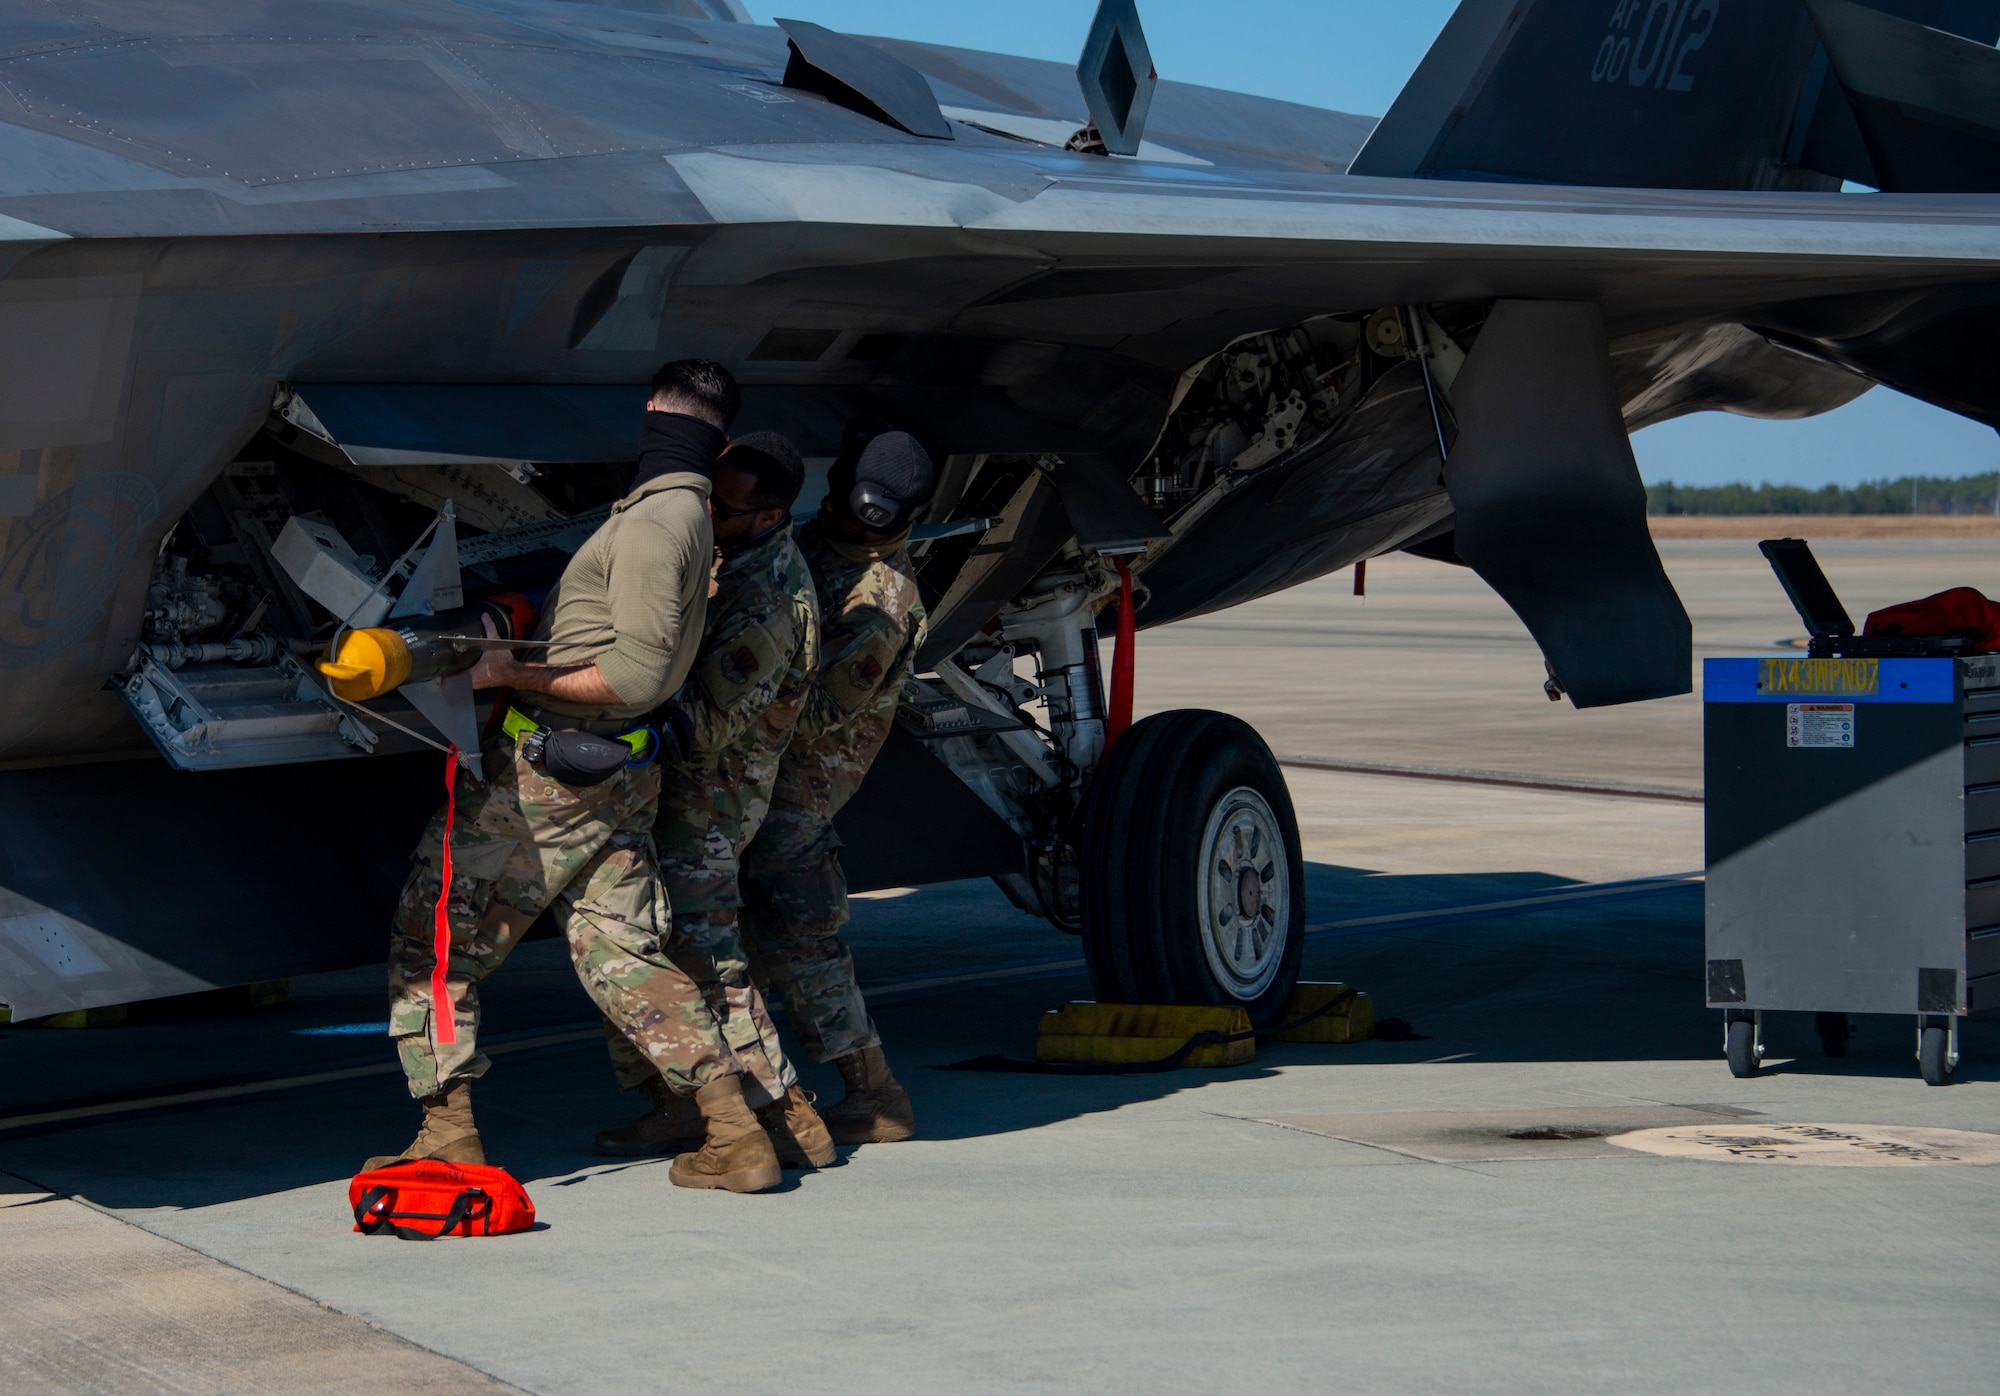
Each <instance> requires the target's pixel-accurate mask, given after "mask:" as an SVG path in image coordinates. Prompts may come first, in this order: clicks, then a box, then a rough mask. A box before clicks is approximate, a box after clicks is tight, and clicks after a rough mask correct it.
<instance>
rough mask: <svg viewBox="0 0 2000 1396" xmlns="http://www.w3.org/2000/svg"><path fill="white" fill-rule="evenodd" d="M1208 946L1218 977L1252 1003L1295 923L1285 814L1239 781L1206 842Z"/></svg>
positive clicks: (1204, 926)
mask: <svg viewBox="0 0 2000 1396" xmlns="http://www.w3.org/2000/svg"><path fill="white" fill-rule="evenodd" d="M1201 866H1202V870H1203V875H1202V878H1201V906H1200V914H1201V940H1202V952H1203V954H1204V955H1205V956H1206V958H1207V960H1208V967H1209V969H1210V971H1211V972H1212V973H1213V975H1214V976H1215V980H1216V982H1217V983H1218V984H1219V985H1221V986H1222V987H1223V989H1224V990H1226V991H1227V992H1228V993H1229V994H1230V995H1231V996H1232V997H1234V998H1236V999H1238V1000H1240V1001H1242V1002H1245V1003H1248V1002H1250V1001H1252V1000H1254V999H1256V998H1258V997H1259V996H1260V995H1262V994H1263V993H1264V991H1265V990H1267V989H1269V988H1270V987H1271V984H1272V981H1274V980H1275V979H1276V978H1277V977H1278V971H1279V969H1280V968H1281V967H1282V966H1283V964H1284V959H1285V948H1286V947H1285V941H1286V937H1287V936H1288V934H1289V933H1290V930H1291V915H1290V913H1291V906H1290V900H1291V869H1290V866H1289V863H1288V861H1287V856H1286V852H1285V839H1284V834H1283V832H1282V826H1281V825H1280V824H1279V823H1278V818H1277V815H1276V814H1274V813H1273V812H1272V810H1271V806H1270V804H1269V803H1268V802H1267V801H1266V800H1265V799H1264V797H1263V796H1262V795H1260V794H1258V793H1257V792H1256V791H1255V790H1253V789H1251V788H1250V787H1248V786H1239V787H1238V788H1236V789H1235V790H1232V791H1230V792H1229V793H1228V794H1227V795H1225V796H1223V797H1222V799H1220V800H1219V801H1217V802H1216V805H1215V808H1214V811H1213V812H1212V813H1211V814H1210V815H1209V819H1208V826H1207V828H1206V829H1204V830H1203V831H1202V841H1201Z"/></svg>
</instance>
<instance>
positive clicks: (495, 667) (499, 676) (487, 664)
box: [472, 615, 522, 692]
mask: <svg viewBox="0 0 2000 1396" xmlns="http://www.w3.org/2000/svg"><path fill="white" fill-rule="evenodd" d="M479 624H480V627H481V628H482V629H483V630H485V632H486V638H487V639H489V640H497V639H499V638H500V632H499V631H497V630H495V629H494V628H493V617H491V616H489V615H481V616H480V617H479ZM521 667H522V666H521V662H520V661H519V660H518V659H516V658H514V651H512V650H510V649H508V648H506V647H505V646H502V645H495V646H494V647H493V648H492V649H490V650H481V651H480V652H479V662H478V663H477V664H475V665H473V666H472V688H473V691H474V692H484V691H487V690H490V689H495V688H519V687H520V686H521V685H520V683H519V682H518V681H517V680H518V678H519V670H520V669H521Z"/></svg>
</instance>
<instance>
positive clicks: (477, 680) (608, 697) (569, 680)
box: [472, 616, 625, 708]
mask: <svg viewBox="0 0 2000 1396" xmlns="http://www.w3.org/2000/svg"><path fill="white" fill-rule="evenodd" d="M479 624H480V627H481V628H482V629H483V630H485V632H486V638H487V639H489V640H497V639H499V638H500V632H499V631H497V630H495V629H494V628H493V617H491V616H481V617H480V618H479ZM472 687H473V690H474V691H475V692H479V691H483V690H486V689H494V688H511V689H513V690H514V691H515V692H516V693H546V694H548V696H549V697H551V698H560V699H562V700H563V701H564V702H565V703H586V704H589V705H591V706H593V707H599V708H617V707H622V706H624V703H625V700H624V699H623V698H620V697H619V696H618V694H617V691H616V690H615V689H613V688H612V687H611V685H610V684H608V683H606V682H605V681H604V675H603V673H602V672H601V671H600V670H599V669H598V667H597V661H596V660H594V659H593V660H591V661H590V663H588V664H523V663H522V662H521V661H520V660H519V659H517V658H515V657H514V652H513V651H512V650H510V649H508V648H506V647H505V646H503V645H496V646H494V647H493V648H492V649H490V650H486V651H484V652H482V653H481V654H480V656H479V662H478V663H477V664H475V665H473V666H472Z"/></svg>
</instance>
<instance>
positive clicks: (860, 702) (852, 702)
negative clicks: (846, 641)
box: [819, 628, 903, 714]
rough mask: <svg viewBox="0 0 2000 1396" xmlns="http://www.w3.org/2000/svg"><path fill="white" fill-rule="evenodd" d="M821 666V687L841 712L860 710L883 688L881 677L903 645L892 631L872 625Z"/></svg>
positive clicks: (900, 637) (885, 673)
mask: <svg viewBox="0 0 2000 1396" xmlns="http://www.w3.org/2000/svg"><path fill="white" fill-rule="evenodd" d="M856 641H857V642H856V643H854V644H851V645H849V646H848V647H847V648H846V649H845V650H844V651H842V652H841V653H840V654H837V655H834V656H832V657H831V658H829V659H827V660H826V661H825V662H824V663H823V664H822V666H821V668H820V673H819V682H820V687H821V688H823V689H825V690H826V695H827V697H829V698H831V699H832V700H833V703H834V706H835V707H837V708H839V709H840V711H841V713H842V714H852V713H856V712H859V711H860V710H861V708H862V707H863V706H864V705H865V704H866V703H867V702H868V700H869V699H871V698H873V697H874V696H875V695H876V693H878V692H879V691H880V690H881V688H882V680H883V678H884V676H885V675H887V674H888V672H889V666H890V665H892V664H894V663H895V662H896V655H897V653H898V652H899V651H900V650H901V649H902V647H903V637H902V636H900V635H898V634H896V633H895V632H893V631H889V630H882V629H876V628H871V629H869V630H866V631H864V632H863V633H862V634H861V635H859V636H857V637H856Z"/></svg>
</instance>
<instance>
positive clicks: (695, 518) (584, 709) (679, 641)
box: [535, 473, 715, 722]
mask: <svg viewBox="0 0 2000 1396" xmlns="http://www.w3.org/2000/svg"><path fill="white" fill-rule="evenodd" d="M708 494H709V482H708V479H707V477H705V476H701V475H696V474H692V473H682V474H674V475H661V476H658V477H656V478H654V479H651V480H648V481H646V482H645V483H644V484H643V485H640V486H639V487H638V488H637V489H635V490H633V491H632V493H630V494H628V495H626V496H625V497H624V498H623V499H621V500H619V501H618V503H616V504H615V505H613V506H612V509H611V517H610V518H609V519H606V520H605V521H604V526H603V527H602V528H600V529H598V530H597V532H595V533H593V534H592V535H591V536H590V539H589V541H587V542H586V543H584V545H583V546H582V547H581V548H578V549H577V550H576V556H575V557H573V558H571V559H570V561H569V566H568V567H565V568H564V569H563V574H562V580H560V581H559V582H557V583H556V586H555V589H554V590H553V591H551V592H550V593H549V598H548V601H547V602H546V603H545V604H544V606H543V608H542V623H541V627H540V630H539V632H538V638H541V639H546V640H548V641H550V642H551V643H550V645H549V651H548V661H547V662H548V663H550V664H556V665H568V664H588V663H590V662H591V661H592V660H595V661H596V662H597V668H598V672H599V673H601V674H603V675H604V681H605V682H606V683H607V684H609V685H610V686H611V691H612V692H614V693H616V694H617V695H618V697H619V699H620V700H621V701H620V702H619V704H618V705H617V706H615V707H601V708H600V707H591V706H589V705H587V704H579V703H565V702H563V701H561V700H559V699H555V698H549V697H537V698H536V699H535V706H536V707H538V708H541V709H543V710H545V711H547V712H549V713H552V714H555V715H557V716H561V717H572V718H578V719H581V720H584V721H592V722H602V721H620V722H622V721H626V720H628V719H636V718H639V717H643V716H644V715H645V714H647V713H649V712H651V711H652V710H653V709H654V708H656V707H658V706H659V705H660V704H661V703H663V702H665V701H666V699H667V697H668V695H670V694H672V693H673V692H674V691H675V690H676V689H678V688H679V687H680V686H681V684H682V683H684V682H685V681H686V679H687V676H688V672H689V670H691V669H692V668H693V667H694V659H695V653H696V651H697V650H698V649H699V648H700V646H701V631H702V621H703V618H704V617H705V615H706V613H707V610H708V579H709V571H710V567H711V565H712V563H713V561H714V557H715V531H714V526H713V525H712V524H711V523H710V521H709V516H708Z"/></svg>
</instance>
